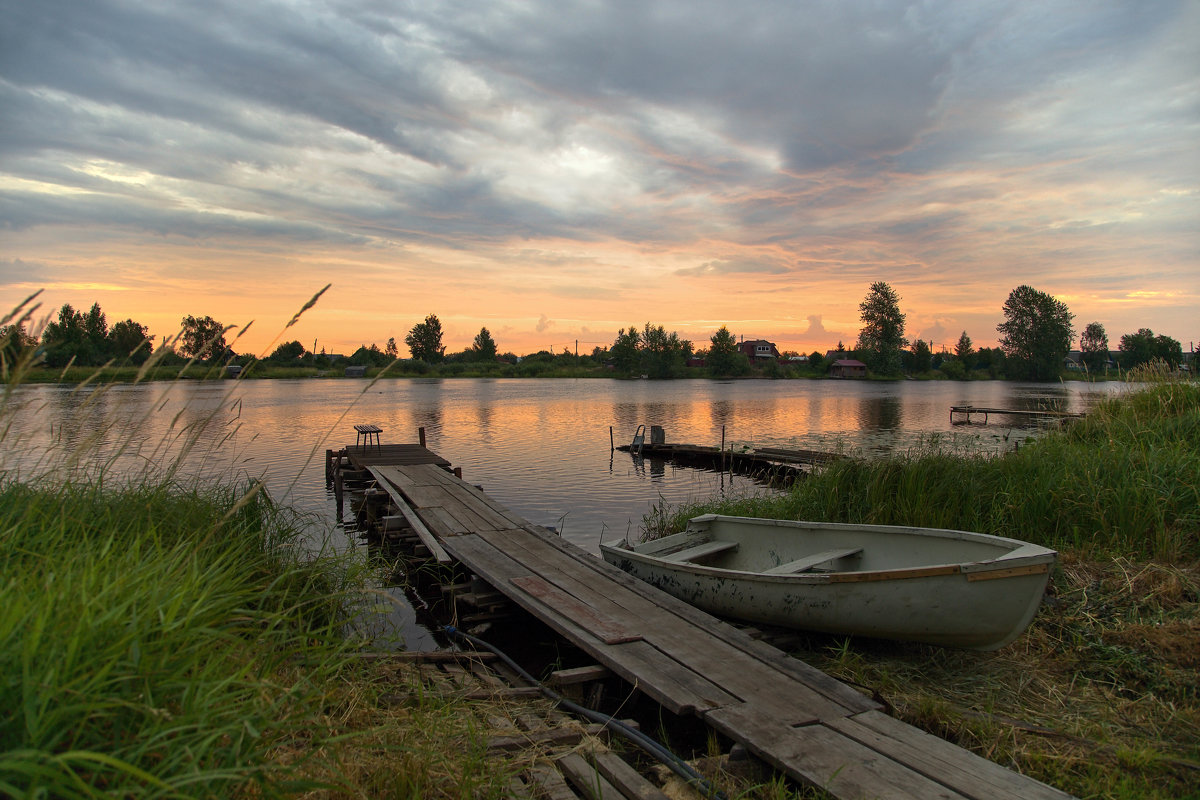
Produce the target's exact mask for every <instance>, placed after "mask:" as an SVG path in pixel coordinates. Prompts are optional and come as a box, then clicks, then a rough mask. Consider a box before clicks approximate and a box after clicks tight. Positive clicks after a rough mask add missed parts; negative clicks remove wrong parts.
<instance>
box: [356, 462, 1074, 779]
mask: <svg viewBox="0 0 1200 800" xmlns="http://www.w3.org/2000/svg"><path fill="white" fill-rule="evenodd" d="M427 452H428V451H427ZM350 460H351V461H352V462H356V461H358V459H357V457H356V455H351V456H350ZM370 466H371V467H372V468H371V470H370V471H371V473H372V474H373V475H375V476H376V478H377V479H378V480H379V482H380V484H381V485H382V486H383V487H384V488H386V490H387V491H388V493H389V494H391V495H392V496H393V497H398V498H399V499H400V501H401V502H402V503H403V504H404V505H406V506H407V507H408V508H409V509H411V511H412V513H413V514H414V515H415V516H416V517H417V518H419V521H420V523H421V525H422V526H423V527H424V528H425V529H426V530H427V531H428V532H429V534H430V535H431V536H432V537H434V538H435V539H436V540H437V543H438V544H439V545H440V546H441V547H442V548H444V549H445V551H446V552H447V553H449V554H450V555H451V556H453V558H455V559H456V560H458V561H460V562H461V563H462V564H463V565H464V566H465V567H467V568H468V569H470V570H471V571H472V572H474V573H475V574H476V575H478V576H479V577H480V578H482V579H483V580H485V581H486V582H487V583H489V584H490V585H491V586H492V587H494V588H495V589H496V590H498V591H499V592H502V593H503V594H504V595H506V596H507V597H508V598H509V599H510V600H511V601H512V602H514V603H515V604H517V605H519V606H521V607H522V608H523V609H525V610H526V611H528V612H529V613H530V614H532V615H534V616H535V617H537V618H538V619H539V620H541V621H542V622H544V623H545V624H546V625H548V626H549V627H550V628H552V629H553V630H554V631H556V632H557V633H558V634H560V635H561V636H563V637H565V638H566V639H568V640H569V641H571V642H572V643H573V644H574V645H576V646H577V647H579V648H580V649H582V650H583V651H585V652H587V653H588V654H589V655H590V656H591V657H593V658H595V659H596V661H597V662H598V663H600V664H602V665H604V666H605V667H607V668H608V669H609V670H611V671H612V672H613V673H615V674H617V675H619V676H620V677H621V678H623V679H624V680H625V681H627V682H628V683H630V684H631V685H633V686H635V687H636V688H637V689H639V690H640V691H642V692H643V693H645V694H646V695H648V696H649V697H651V698H653V699H654V700H655V701H657V702H658V703H660V704H661V705H662V706H663V707H664V708H666V709H668V710H669V711H671V712H673V713H675V714H680V715H685V716H687V715H690V716H694V717H696V718H697V719H698V720H700V721H703V722H704V723H706V724H708V725H710V726H712V727H713V728H714V729H716V730H717V731H719V732H720V733H722V734H724V735H725V736H727V737H729V738H730V739H733V740H734V741H737V742H741V743H742V744H744V745H745V746H746V747H747V749H749V750H750V751H751V752H753V753H754V754H756V755H757V756H759V757H760V758H762V759H763V760H764V761H766V762H768V763H770V764H771V765H773V766H774V767H776V768H777V769H779V770H781V771H782V772H784V773H786V774H788V775H790V776H791V777H793V778H795V779H797V780H798V781H800V782H802V783H805V784H810V785H813V786H818V787H821V788H824V789H825V790H827V791H829V792H830V793H832V794H833V795H834V796H836V797H841V798H920V799H921V800H928V799H929V798H978V799H979V800H984V798H988V799H989V800H990V799H991V798H1022V799H1023V800H1040V799H1041V798H1044V799H1045V800H1051V799H1053V800H1061V798H1067V797H1069V795H1067V794H1065V793H1063V792H1060V791H1058V790H1056V789H1053V788H1051V787H1049V786H1046V785H1045V784H1042V783H1039V782H1037V781H1035V780H1032V779H1030V778H1027V777H1025V776H1022V775H1020V774H1018V773H1015V772H1012V771H1010V770H1007V769H1005V768H1004V767H1001V766H999V765H997V764H994V763H992V762H990V761H988V760H986V759H984V758H981V757H979V756H976V755H974V754H972V753H970V752H968V751H966V750H963V749H961V748H959V747H956V746H954V745H952V744H949V743H948V742H946V741H944V740H942V739H939V738H937V737H935V736H932V735H930V734H927V733H924V732H922V731H920V730H918V729H916V728H913V727H910V726H909V725H906V724H904V723H902V722H899V721H897V720H895V719H893V718H891V717H889V716H887V715H886V714H884V713H883V712H882V711H881V710H880V708H879V707H878V706H877V705H876V704H875V703H874V702H873V701H871V700H869V699H868V698H866V697H864V696H863V695H861V694H860V693H858V692H856V691H854V690H853V689H851V688H849V687H847V686H845V685H844V684H842V683H840V682H838V681H836V680H835V679H833V678H831V677H830V676H828V675H825V674H824V673H822V672H820V671H818V670H816V669H814V668H812V667H810V666H808V665H807V664H805V663H803V662H801V661H798V660H796V659H793V658H790V657H789V656H787V655H786V654H784V653H783V652H781V651H779V650H777V649H775V648H774V647H771V646H770V645H768V644H765V643H763V642H759V641H757V640H754V639H752V638H750V637H749V636H748V635H746V634H744V633H742V632H741V631H739V630H737V629H736V628H734V627H732V626H730V625H727V624H725V623H723V622H721V621H719V620H717V619H715V618H714V617H711V616H709V615H708V614H706V613H704V612H702V611H700V610H698V609H696V608H694V607H692V606H690V605H687V604H686V603H683V602H682V601H679V600H677V599H675V598H673V597H671V596H669V595H667V594H665V593H663V592H660V591H659V590H657V589H655V588H653V587H651V586H649V585H648V584H645V583H643V582H641V581H638V580H636V579H634V578H632V577H630V576H629V575H626V574H625V573H623V572H621V571H620V570H617V569H616V568H614V567H611V566H609V565H608V564H606V563H604V562H603V561H602V560H601V559H599V558H597V557H595V556H593V555H591V554H589V553H586V552H584V551H583V550H581V549H580V548H578V547H575V546H574V545H572V544H570V543H569V542H566V541H564V540H562V539H561V538H559V537H556V536H553V535H552V534H550V533H548V532H547V531H545V530H543V529H541V528H539V527H537V526H535V525H533V524H532V523H530V522H528V521H527V520H525V519H523V518H521V517H520V516H518V515H517V514H514V513H512V512H511V511H509V510H508V509H506V508H504V507H503V506H502V505H501V504H499V503H498V502H497V501H495V500H493V499H492V498H490V497H488V496H487V495H486V494H484V493H483V492H482V491H480V490H479V489H477V488H475V487H473V486H471V485H469V484H467V483H464V482H463V481H462V480H459V479H458V478H456V477H455V476H454V475H452V474H450V473H449V472H447V471H446V469H445V468H444V466H443V465H441V464H438V463H416V464H408V465H405V464H372V465H370Z"/></svg>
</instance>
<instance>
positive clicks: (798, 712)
mask: <svg viewBox="0 0 1200 800" xmlns="http://www.w3.org/2000/svg"><path fill="white" fill-rule="evenodd" d="M481 536H482V538H484V539H485V540H487V541H490V542H492V544H494V545H496V546H497V547H498V548H500V549H503V550H504V551H505V552H506V553H508V554H509V555H510V556H512V558H514V559H515V560H516V561H518V562H520V563H522V564H523V565H525V566H526V567H527V568H528V569H529V570H530V571H531V572H535V573H537V574H538V575H540V576H541V577H542V578H543V579H544V580H546V581H549V582H551V583H553V584H554V585H555V586H557V587H558V588H559V589H561V590H562V591H563V592H564V593H565V594H566V595H569V596H570V597H573V598H574V599H575V601H576V602H578V603H582V604H583V605H584V606H586V607H588V608H589V609H591V611H592V613H594V614H597V615H599V616H601V617H602V618H604V619H605V620H611V621H612V622H613V623H615V624H616V625H618V626H619V629H620V630H622V631H632V632H641V633H642V636H643V638H646V639H647V640H648V641H650V642H652V643H653V644H654V646H655V647H657V648H659V649H660V650H662V651H663V652H665V653H667V655H669V656H671V658H673V659H674V660H676V661H679V662H680V663H683V664H687V665H688V666H689V667H691V668H692V669H694V670H696V671H697V672H699V673H701V674H703V675H704V676H706V677H707V678H708V679H709V680H711V681H713V682H714V683H716V684H717V685H719V686H720V687H721V688H722V689H724V690H725V691H726V692H728V693H729V694H732V695H733V696H735V697H737V698H739V699H740V700H744V701H753V700H755V699H756V698H757V700H758V702H759V703H760V704H761V705H762V707H763V708H764V709H769V710H770V713H775V714H779V715H781V716H786V717H787V721H788V722H790V723H792V724H804V723H809V722H813V721H816V720H817V719H823V718H832V717H843V716H847V715H848V714H851V713H855V711H857V710H859V709H857V708H856V709H854V710H851V709H849V708H847V707H846V706H843V705H841V704H838V703H836V702H834V701H832V700H830V699H829V698H828V697H826V696H825V695H823V694H821V693H820V692H818V691H816V690H814V689H813V688H811V687H809V686H808V685H807V684H806V683H805V682H804V681H802V680H798V679H797V678H796V677H795V676H792V675H789V674H786V673H781V672H780V671H779V670H778V669H776V668H775V667H774V666H773V665H771V664H768V663H766V662H764V661H762V660H760V659H757V658H755V657H754V656H752V655H750V654H748V653H745V652H744V651H741V650H739V649H737V648H736V647H733V646H732V645H730V644H728V643H725V642H722V641H720V640H714V639H713V638H712V637H711V636H709V635H708V634H707V631H706V630H705V629H704V628H703V627H702V626H692V625H691V624H690V623H687V622H684V621H681V620H680V619H679V618H678V617H677V616H674V615H672V614H670V613H669V612H666V611H664V610H663V609H662V608H661V607H659V606H658V605H657V604H655V603H653V602H650V601H649V600H647V599H646V598H644V597H642V596H640V595H637V594H634V593H631V592H627V591H620V590H617V589H614V587H613V586H612V585H611V584H607V585H605V584H600V585H599V586H598V585H597V584H598V582H597V581H596V580H594V574H593V573H591V572H590V571H589V570H586V569H585V568H584V566H583V565H581V564H579V563H578V562H577V561H576V560H574V559H572V558H570V557H569V556H567V555H566V554H565V553H563V552H562V551H560V550H557V549H553V548H548V547H547V546H546V544H545V543H544V542H542V541H541V540H539V539H538V538H537V537H536V536H534V535H533V534H530V533H529V532H504V533H503V534H497V535H493V534H481ZM593 560H594V559H593ZM644 680H648V681H653V680H654V678H653V676H646V677H645V678H644Z"/></svg>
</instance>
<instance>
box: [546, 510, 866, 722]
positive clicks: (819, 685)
mask: <svg viewBox="0 0 1200 800" xmlns="http://www.w3.org/2000/svg"><path fill="white" fill-rule="evenodd" d="M525 530H526V531H528V532H529V533H531V534H533V535H534V536H536V537H538V538H540V539H544V540H547V541H550V542H553V543H555V546H556V547H558V548H559V549H561V550H562V551H563V552H565V553H567V554H568V555H570V556H571V557H572V558H574V559H575V560H576V561H577V562H579V563H580V564H582V565H583V566H585V567H587V568H588V569H589V570H592V571H593V572H596V573H599V574H598V576H592V577H591V578H590V580H592V581H593V582H596V583H597V584H602V583H603V582H604V581H605V580H607V581H610V582H612V583H616V584H618V585H620V586H623V587H625V588H626V589H629V590H631V591H632V592H633V593H635V594H638V595H641V596H642V598H643V599H645V600H647V601H649V602H650V603H651V604H653V605H654V606H657V607H658V608H660V609H662V610H664V611H668V612H670V613H672V614H674V615H675V616H676V617H678V618H680V619H683V620H686V621H689V622H691V623H692V624H694V625H696V626H698V627H701V628H703V629H704V630H705V631H706V632H707V635H708V636H711V637H715V638H717V639H720V640H721V641H723V642H726V643H727V644H731V645H733V646H734V647H735V648H737V649H739V650H743V651H745V652H747V653H750V654H751V655H753V656H754V657H756V658H758V659H759V660H760V661H763V662H765V663H768V664H771V665H772V666H774V667H775V668H776V669H778V670H779V671H780V672H783V673H785V674H788V675H792V676H794V677H797V678H799V679H800V680H802V681H803V682H804V684H805V685H807V686H810V687H812V688H813V689H815V690H816V691H818V692H820V693H821V694H823V695H825V696H826V697H827V698H829V699H830V700H832V701H834V702H836V703H837V704H838V705H841V706H844V707H846V708H847V709H849V710H851V711H855V712H858V711H872V710H879V709H880V708H881V707H880V705H879V704H878V703H876V702H874V701H873V700H871V699H870V698H868V697H864V696H863V695H861V694H859V693H858V692H857V691H855V690H854V689H852V688H850V687H849V686H847V685H846V684H844V683H842V682H841V681H838V680H837V679H835V678H832V677H830V676H829V675H826V674H825V673H823V672H821V671H820V670H818V669H816V668H815V667H813V666H811V665H809V664H806V663H804V662H803V661H800V660H798V659H794V658H792V657H791V656H789V655H787V654H786V653H784V652H782V651H781V650H779V649H778V648H775V647H773V646H771V645H770V644H768V643H766V642H762V641H758V640H756V639H752V638H750V637H749V636H747V635H746V634H744V633H742V632H741V631H739V630H738V629H737V628H734V627H733V626H732V625H729V624H727V623H725V622H722V621H721V620H719V619H717V618H716V617H714V616H712V615H710V614H708V613H707V612H705V611H701V610H700V609H698V608H696V607H695V606H692V605H689V604H687V603H685V602H683V601H682V600H680V599H678V598H676V597H673V596H671V595H668V594H667V593H665V592H662V591H660V590H658V589H656V588H654V587H653V586H650V585H649V584H648V583H646V582H644V581H640V580H638V579H637V578H635V577H633V576H632V575H629V574H628V573H626V572H622V571H621V570H619V569H617V568H616V567H614V566H612V565H611V564H608V563H606V562H605V561H603V560H602V559H599V558H596V557H595V556H593V555H592V554H590V553H588V552H586V551H584V550H583V549H581V548H579V547H577V546H576V545H574V544H572V543H571V542H569V541H567V540H565V539H561V538H558V537H552V536H550V535H549V534H547V533H546V532H544V531H542V530H539V529H538V528H536V527H535V526H530V527H529V528H526V529H525Z"/></svg>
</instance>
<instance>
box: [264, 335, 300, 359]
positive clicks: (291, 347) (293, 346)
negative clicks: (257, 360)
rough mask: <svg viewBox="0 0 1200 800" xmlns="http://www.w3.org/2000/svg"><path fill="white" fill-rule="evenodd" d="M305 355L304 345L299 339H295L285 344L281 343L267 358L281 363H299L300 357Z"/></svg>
mask: <svg viewBox="0 0 1200 800" xmlns="http://www.w3.org/2000/svg"><path fill="white" fill-rule="evenodd" d="M304 356H305V350H304V345H302V344H300V342H299V341H296V340H293V341H290V342H284V343H283V344H281V345H279V347H276V348H275V352H273V353H271V355H270V356H268V357H267V360H268V361H274V362H276V363H279V364H296V363H299V361H300V359H302V358H304Z"/></svg>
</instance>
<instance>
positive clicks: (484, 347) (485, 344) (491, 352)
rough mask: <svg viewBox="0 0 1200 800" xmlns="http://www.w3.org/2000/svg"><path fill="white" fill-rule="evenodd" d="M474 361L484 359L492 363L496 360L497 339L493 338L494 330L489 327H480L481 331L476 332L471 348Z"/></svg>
mask: <svg viewBox="0 0 1200 800" xmlns="http://www.w3.org/2000/svg"><path fill="white" fill-rule="evenodd" d="M469 352H470V354H471V360H472V361H483V362H488V363H491V362H492V361H495V360H496V340H495V339H493V338H492V332H491V331H489V330H488V329H487V328H480V329H479V333H477V334H475V340H474V341H473V342H471V348H470V351H469Z"/></svg>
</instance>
